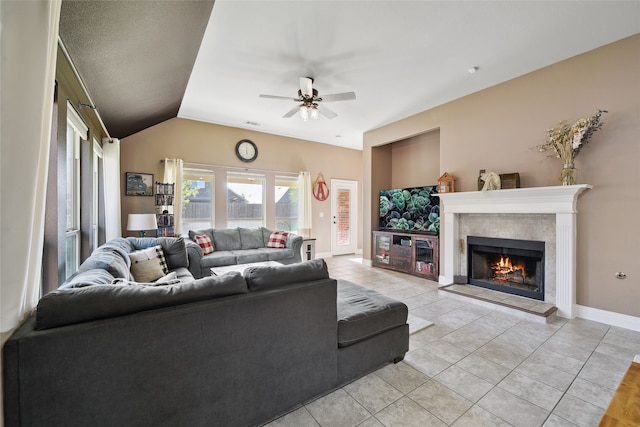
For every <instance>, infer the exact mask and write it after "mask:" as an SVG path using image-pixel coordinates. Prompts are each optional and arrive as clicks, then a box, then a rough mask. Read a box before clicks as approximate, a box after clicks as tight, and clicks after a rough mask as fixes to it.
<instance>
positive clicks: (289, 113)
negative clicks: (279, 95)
mask: <svg viewBox="0 0 640 427" xmlns="http://www.w3.org/2000/svg"><path fill="white" fill-rule="evenodd" d="M298 111H300V106H299V105H296V106H295V107H293V108H292V109H291V110H289V111H287V114H285V115H284V116H282V118H283V119H288V118H289V117H291V116H293V115H294V114H296V113H297V112H298Z"/></svg>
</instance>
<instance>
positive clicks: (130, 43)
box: [60, 0, 640, 149]
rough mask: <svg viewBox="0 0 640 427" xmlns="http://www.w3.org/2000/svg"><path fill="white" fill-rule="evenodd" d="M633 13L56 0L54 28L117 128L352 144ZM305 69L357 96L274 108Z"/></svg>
mask: <svg viewBox="0 0 640 427" xmlns="http://www.w3.org/2000/svg"><path fill="white" fill-rule="evenodd" d="M639 16H640V2H638V1H566V2H561V1H407V2H404V1H336V2H333V1H226V0H218V1H216V2H215V5H214V3H213V2H212V1H63V4H62V11H61V20H60V37H61V39H62V41H63V43H64V45H65V46H66V49H67V51H68V52H69V55H70V57H71V59H72V61H73V63H74V64H75V66H76V68H77V70H78V72H79V74H80V76H81V78H82V80H83V81H84V83H85V84H86V86H87V88H88V91H89V94H90V96H91V98H92V100H93V102H94V103H95V104H96V107H97V110H98V112H99V113H100V115H101V117H102V119H103V121H104V123H105V124H106V127H107V129H108V130H109V133H110V134H111V135H112V136H114V137H119V138H123V137H126V136H128V135H131V134H133V133H136V132H138V131H140V130H142V129H145V128H147V127H149V126H153V125H154V124H157V123H160V122H162V121H164V120H167V119H169V118H172V117H184V118H189V119H194V120H200V121H205V122H211V123H218V124H223V125H227V126H234V127H238V128H244V129H251V130H255V131H260V132H267V133H273V134H278V135H285V136H291V137H295V138H301V139H307V140H311V141H317V142H323V143H328V144H334V145H341V146H346V147H350V148H356V149H360V148H362V135H363V133H364V132H366V131H368V130H371V129H375V128H377V127H380V126H382V125H385V124H388V123H391V122H394V121H397V120H399V119H402V118H405V117H408V116H410V115H413V114H416V113H418V112H421V111H424V110H427V109H429V108H433V107H435V106H438V105H441V104H443V103H446V102H448V101H451V100H454V99H456V98H459V97H462V96H465V95H467V94H470V93H473V92H476V91H479V90H482V89H484V88H487V87H490V86H493V85H496V84H499V83H501V82H504V81H506V80H510V79H512V78H515V77H518V76H521V75H523V74H526V73H529V72H531V71H535V70H537V69H540V68H543V67H545V66H548V65H550V64H553V63H555V62H558V61H561V60H563V59H566V58H569V57H572V56H575V55H578V54H580V53H583V52H586V51H589V50H592V49H594V48H597V47H599V46H602V45H605V44H608V43H611V42H614V41H616V40H619V39H622V38H625V37H628V36H631V35H634V34H637V33H640V19H638V17H639ZM474 67H477V72H475V73H473V74H471V73H469V72H468V70H469V69H470V68H474ZM301 76H302V77H312V78H314V79H315V81H314V88H316V89H317V90H318V91H319V93H320V96H322V95H323V94H332V93H340V92H348V91H354V92H355V93H356V99H355V100H351V101H341V102H331V103H325V106H327V107H329V108H331V110H333V111H334V112H335V113H336V114H337V117H336V118H334V119H331V120H330V119H327V118H326V117H324V116H322V115H321V116H320V117H319V118H318V119H317V120H310V121H307V122H304V121H302V120H300V118H299V117H298V115H297V114H296V115H294V116H293V117H290V118H283V117H282V116H283V115H284V114H285V113H286V112H287V111H289V110H291V108H292V107H295V106H296V102H294V101H293V98H296V97H297V91H298V89H299V83H298V79H299V77H301ZM585 90H588V88H585ZM260 94H268V95H278V96H283V97H290V98H291V99H289V100H281V99H268V98H259V95H260Z"/></svg>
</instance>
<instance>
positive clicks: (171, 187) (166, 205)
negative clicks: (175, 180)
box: [155, 182, 175, 237]
mask: <svg viewBox="0 0 640 427" xmlns="http://www.w3.org/2000/svg"><path fill="white" fill-rule="evenodd" d="M174 194H175V184H168V183H163V182H156V193H155V205H156V218H157V220H158V230H157V234H156V236H157V237H172V236H173V235H174V223H173V221H174V216H173V197H174Z"/></svg>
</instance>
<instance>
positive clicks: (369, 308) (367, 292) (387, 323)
mask: <svg viewBox="0 0 640 427" xmlns="http://www.w3.org/2000/svg"><path fill="white" fill-rule="evenodd" d="M305 264H308V263H305ZM337 309H338V347H347V346H349V345H351V344H355V343H357V342H360V341H363V340H365V339H367V338H370V337H372V336H375V335H378V334H380V333H382V332H385V331H388V330H390V329H393V328H395V327H397V326H401V325H404V324H406V323H407V316H408V314H409V310H408V308H407V306H406V305H405V304H404V303H402V302H401V301H396V300H394V299H392V298H389V297H387V296H386V295H382V294H381V293H379V292H376V291H374V290H372V289H368V288H365V287H363V286H360V285H356V284H355V283H351V282H349V281H347V280H338V288H337Z"/></svg>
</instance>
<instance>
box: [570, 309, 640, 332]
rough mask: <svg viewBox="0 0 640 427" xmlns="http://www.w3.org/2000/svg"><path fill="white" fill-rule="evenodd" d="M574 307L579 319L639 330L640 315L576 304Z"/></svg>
mask: <svg viewBox="0 0 640 427" xmlns="http://www.w3.org/2000/svg"><path fill="white" fill-rule="evenodd" d="M575 309H576V317H580V318H581V319H586V320H593V321H594V322H600V323H606V324H607V325H611V326H618V327H620V328H625V329H631V330H633V331H638V332H640V317H635V316H629V315H628V314H621V313H616V312H613V311H607V310H601V309H599V308H593V307H587V306H584V305H578V304H576V306H575Z"/></svg>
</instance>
